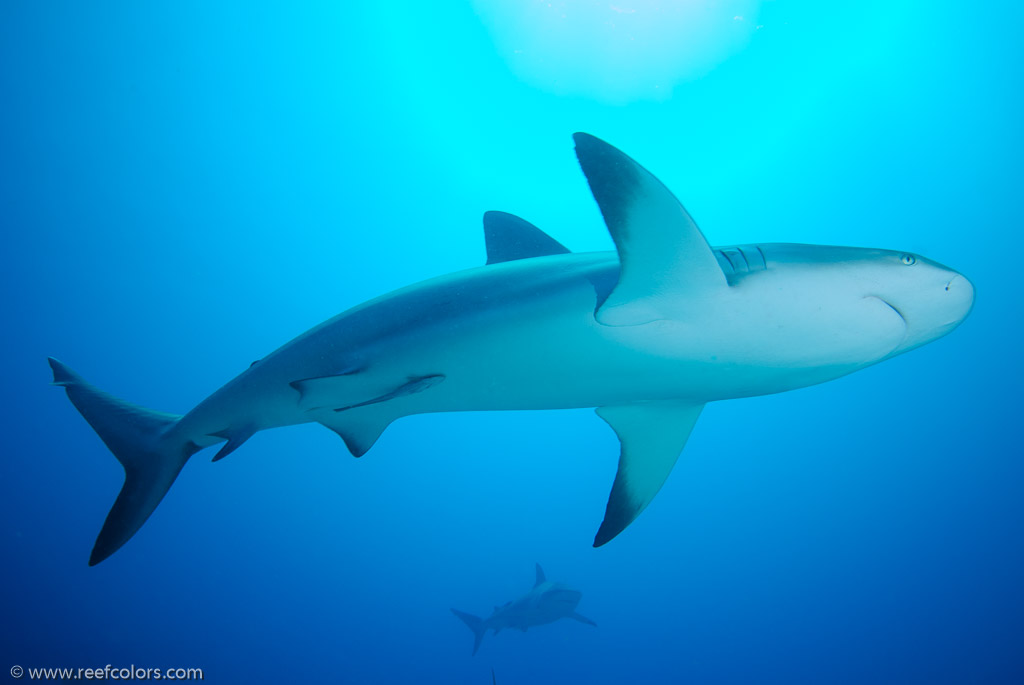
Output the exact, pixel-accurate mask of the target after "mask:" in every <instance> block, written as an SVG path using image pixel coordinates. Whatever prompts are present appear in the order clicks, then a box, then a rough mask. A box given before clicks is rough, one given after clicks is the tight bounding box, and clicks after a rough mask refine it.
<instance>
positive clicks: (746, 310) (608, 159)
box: [50, 133, 974, 564]
mask: <svg viewBox="0 0 1024 685" xmlns="http://www.w3.org/2000/svg"><path fill="white" fill-rule="evenodd" d="M575 140H576V154H577V156H578V158H579V161H580V165H581V166H582V168H583V172H584V173H585V174H586V177H587V180H588V181H589V183H590V188H591V190H592V192H593V194H594V197H595V199H596V200H597V204H598V206H599V207H600V209H601V212H602V214H603V215H604V219H605V223H606V224H607V226H608V230H609V231H610V232H611V236H612V239H613V241H614V242H615V247H616V252H597V253H588V254H570V253H569V252H568V250H566V249H565V248H564V247H563V246H562V245H560V244H559V243H557V242H556V241H555V240H553V239H552V238H550V237H548V236H547V235H545V234H544V233H542V232H541V231H540V230H539V229H537V228H535V227H534V226H532V225H530V224H529V223H527V222H525V221H523V220H522V219H518V218H516V217H514V216H511V215H508V214H503V213H500V212H488V213H487V214H485V215H484V236H485V240H486V244H487V265H486V266H483V267H478V268H475V269H469V270H467V271H461V272H458V273H454V274H449V275H446V276H441V277H438V278H435V279H432V280H428V281H425V282H423V283H419V284H416V285H412V286H409V287H406V288H403V289H401V290H397V291H395V292H393V293H390V294H388V295H383V296H381V297H378V298H376V299H374V300H371V301H369V302H367V303H365V304H362V305H359V306H357V307H354V308H352V309H350V310H348V311H347V312H344V313H342V314H340V315H338V316H336V317H335V318H333V319H331V320H329V321H327V322H325V323H323V324H320V325H319V326H317V327H315V328H313V329H311V330H309V331H307V332H306V333H303V334H302V335H300V336H299V337H297V338H295V339H294V340H292V341H291V342H289V343H287V344H286V345H284V346H283V347H281V348H279V349H277V350H276V351H274V352H272V353H270V354H269V355H267V356H266V357H264V358H263V359H262V360H260V361H258V362H256V363H254V364H253V365H252V366H251V367H250V368H248V369H247V370H245V371H244V372H242V373H241V375H239V376H238V377H237V378H235V379H234V380H232V381H230V382H229V383H228V384H227V385H225V386H224V387H222V388H221V389H220V390H218V391H216V392H215V393H213V394H212V395H210V396H209V397H208V398H206V399H205V400H203V401H202V402H201V403H200V404H199V405H198V406H196V407H195V408H194V409H193V410H192V411H190V412H189V413H188V414H185V415H184V416H177V415H173V414H164V413H161V412H155V411H150V410H148V409H143V408H141V407H137V406H134V405H131V404H128V403H127V402H123V401H121V400H119V399H116V398H114V397H112V396H110V395H108V394H106V393H104V392H101V391H100V390H98V389H97V388H95V387H93V386H91V385H89V384H88V383H86V382H85V381H84V380H83V379H82V378H81V377H80V376H78V375H77V374H75V373H74V372H73V371H71V369H69V368H68V367H67V366H65V365H64V364H62V363H60V362H59V361H57V360H55V359H52V358H51V359H50V365H51V367H52V368H53V382H54V384H56V385H60V386H64V388H65V389H66V391H67V394H68V397H69V398H70V399H71V402H72V403H73V404H74V405H75V407H77V408H78V411H79V412H81V414H82V416H83V417H85V419H86V421H88V422H89V424H90V425H91V426H92V427H93V429H94V430H95V431H96V432H97V433H98V434H99V436H100V438H102V439H103V441H104V442H105V443H106V444H107V446H108V447H109V448H110V450H111V451H112V452H113V453H114V456H116V457H117V458H118V460H120V462H121V464H122V465H123V466H124V470H125V482H124V486H123V487H122V489H121V493H120V495H118V497H117V500H116V501H115V502H114V506H113V508H112V509H111V510H110V513H109V514H108V515H107V519H106V522H105V523H104V525H103V528H102V530H101V531H100V534H99V537H98V539H97V540H96V545H95V546H94V548H93V551H92V556H91V558H90V562H89V563H90V564H96V563H98V562H100V561H102V560H103V559H106V558H107V557H108V556H110V555H111V554H113V553H114V552H115V551H116V550H117V549H119V548H120V547H121V546H122V545H123V544H124V543H125V542H127V541H128V539H129V538H131V537H132V535H134V534H135V532H136V531H137V530H138V529H139V528H140V527H141V526H142V524H143V523H144V522H145V521H146V519H147V518H148V517H149V515H150V514H151V513H152V512H153V510H154V509H155V508H156V506H157V504H159V502H160V500H161V499H162V498H163V496H164V494H165V493H166V492H167V490H168V488H170V486H171V484H172V483H173V482H174V479H175V478H176V477H177V475H178V473H179V471H181V468H182V467H183V466H184V465H185V462H187V461H188V459H189V457H191V456H192V455H193V454H194V453H195V452H197V451H199V450H201V449H203V448H205V447H209V446H211V445H215V444H217V443H225V444H224V445H223V446H222V447H221V448H220V451H219V452H217V455H216V456H215V457H214V461H217V460H219V459H223V458H224V457H226V456H227V455H229V454H231V452H233V451H234V450H236V449H238V447H239V446H241V445H242V443H244V442H245V441H246V440H248V439H249V438H250V437H251V436H252V435H253V434H254V433H255V432H256V431H260V430H264V429H267V428H275V427H278V426H287V425H291V424H299V423H309V422H317V423H320V424H321V425H323V426H326V427H327V428H330V429H331V430H332V431H334V432H336V433H337V434H338V435H340V436H341V438H342V439H343V440H344V441H345V444H346V445H347V446H348V449H349V450H350V451H351V452H352V454H353V455H355V456H361V455H362V454H364V453H365V452H366V451H367V450H369V449H370V447H371V446H372V445H373V444H374V442H375V441H376V440H377V438H378V437H379V436H380V434H381V432H383V431H384V429H385V428H386V427H387V426H388V424H390V423H391V422H392V421H394V420H395V419H397V418H400V417H402V416H408V415H411V414H421V413H428V412H447V411H471V410H472V411H479V410H512V409H568V408H571V407H597V408H598V409H597V414H598V416H600V417H601V418H602V419H604V420H605V421H606V422H607V423H608V424H609V425H610V426H611V427H612V428H613V429H614V431H615V432H616V434H617V435H618V437H619V440H620V442H621V445H622V450H621V454H620V456H619V467H618V473H617V474H616V476H615V482H614V484H613V485H612V490H611V495H610V496H609V499H608V505H607V508H606V511H605V517H604V521H603V522H602V524H601V527H600V529H599V530H598V532H597V536H596V538H595V540H594V545H595V546H599V545H602V544H604V543H606V542H608V541H609V540H611V539H612V538H613V537H615V536H616V535H618V534H619V533H620V532H621V531H622V530H623V529H624V528H625V527H626V526H627V525H629V523H630V522H632V521H633V519H635V518H636V517H637V515H638V514H639V513H640V512H641V511H643V509H644V508H645V507H646V506H647V504H648V503H649V502H650V501H651V499H652V498H653V497H654V495H655V494H656V493H657V492H658V490H659V489H660V488H661V486H662V484H663V483H664V482H665V479H666V478H667V477H668V474H669V472H670V470H671V469H672V466H673V465H674V464H675V462H676V458H677V457H678V456H679V453H680V451H681V450H682V449H683V446H684V445H685V443H686V440H687V438H688V437H689V435H690V432H691V430H692V429H693V426H694V424H695V423H696V421H697V417H698V416H699V415H700V412H701V410H702V409H703V407H704V405H705V403H707V402H712V401H715V400H725V399H732V398H738V397H751V396H755V395H767V394H771V393H777V392H783V391H786V390H793V389H795V388H802V387H805V386H809V385H814V384H816V383H821V382H823V381H828V380H831V379H834V378H839V377H840V376H844V375H846V374H848V373H851V372H853V371H856V370H858V369H863V368H865V367H867V366H870V365H872V364H876V363H878V362H880V361H883V360H885V359H889V358H891V357H894V356H896V355H898V354H901V353H903V352H906V351H907V350H912V349H914V348H915V347H918V346H920V345H923V344H925V343H927V342H929V341H932V340H935V339H936V338H939V337H941V336H943V335H945V334H946V333H949V332H950V331H951V330H953V329H954V328H956V326H957V325H958V324H959V323H960V322H961V321H962V320H963V319H964V318H965V317H966V316H967V314H968V312H969V311H970V309H971V306H972V303H973V299H974V289H973V287H972V286H971V284H970V282H969V281H968V280H967V279H966V278H964V277H963V276H961V275H959V274H957V273H956V272H955V271H952V270H950V269H948V268H946V267H944V266H942V265H940V264H937V263H935V262H933V261H930V260H927V259H925V258H923V257H919V256H916V255H912V254H909V253H900V252H890V251H887V250H874V249H863V248H851V247H826V246H820V245H792V244H775V243H772V244H758V245H743V246H738V247H722V248H711V247H710V246H709V245H708V243H707V241H706V240H705V239H704V236H703V235H702V234H701V232H700V230H699V229H698V228H697V225H696V224H695V223H694V221H693V219H691V218H690V215H689V214H687V212H686V210H685V209H683V207H682V205H680V204H679V202H678V201H677V200H676V198H675V197H673V195H672V194H671V193H670V192H669V191H668V189H666V188H665V186H663V185H662V184H661V183H659V182H658V180H657V179H656V178H655V177H654V176H652V175H651V174H650V173H649V172H647V171H646V170H645V169H643V168H642V167H641V166H640V165H639V164H637V163H636V162H634V161H633V160H632V159H630V158H629V157H627V156H626V155H625V154H623V153H622V152H620V151H619V150H617V149H615V148H613V147H611V146H610V145H608V144H607V143H604V142H602V141H600V140H598V139H597V138H594V137H593V136H589V135H587V134H584V133H578V134H576V135H575Z"/></svg>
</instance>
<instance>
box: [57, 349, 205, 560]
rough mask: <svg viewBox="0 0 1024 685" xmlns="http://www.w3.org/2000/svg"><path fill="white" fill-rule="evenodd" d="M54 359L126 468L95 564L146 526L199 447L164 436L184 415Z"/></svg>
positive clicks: (75, 399) (61, 380)
mask: <svg viewBox="0 0 1024 685" xmlns="http://www.w3.org/2000/svg"><path fill="white" fill-rule="evenodd" d="M49 361H50V368H51V369H53V384H54V385H58V386H62V387H63V388H64V390H66V391H67V393H68V399H70V400H71V403H72V404H73V405H75V408H76V409H77V410H78V412H79V413H80V414H81V415H82V417H83V418H84V419H85V420H86V421H88V422H89V425H90V426H92V429H93V430H94V431H96V434H97V435H99V436H100V439H102V440H103V442H104V443H106V445H107V447H108V448H110V451H111V452H113V453H114V456H115V457H117V460H118V461H119V462H121V466H123V467H124V486H123V487H122V488H121V494H119V495H118V496H117V499H116V500H115V501H114V506H113V507H112V508H111V509H110V513H109V514H107V520H106V522H105V523H104V524H103V528H102V529H101V530H100V534H99V537H98V538H97V539H96V545H95V546H94V547H93V550H92V556H90V557H89V565H90V566H95V565H96V564H98V563H100V562H101V561H103V560H104V559H106V558H107V557H109V556H110V555H111V554H113V553H114V552H116V551H117V550H118V549H120V548H121V546H122V545H123V544H124V543H126V542H128V540H129V539H130V538H131V537H132V536H133V535H135V533H136V531H138V530H139V528H141V527H142V524H143V523H145V522H146V519H148V518H149V515H150V514H152V513H153V510H154V509H156V507H157V505H158V504H160V500H162V499H163V497H164V495H165V494H167V490H168V489H169V488H170V487H171V484H172V483H174V479H175V478H177V477H178V473H179V472H180V471H181V468H182V467H183V466H184V465H185V462H186V461H188V458H189V457H190V456H192V455H193V454H194V453H195V452H196V451H198V450H199V447H198V446H197V445H196V444H195V443H193V442H191V441H190V440H185V441H184V442H181V443H169V442H168V441H166V440H164V439H163V438H164V436H165V435H166V434H167V431H168V429H170V428H171V427H172V426H173V425H174V424H175V423H177V421H178V419H179V418H181V417H180V416H177V415H175V414H165V413H163V412H156V411H151V410H149V409H143V408H142V407H136V406H135V405H133V404H129V403H127V402H124V401H122V400H119V399H117V398H116V397H113V396H112V395H108V394H107V393H105V392H103V391H101V390H99V389H97V388H95V387H93V386H92V385H89V384H88V383H86V382H85V381H84V380H83V379H82V377H81V376H79V375H78V374H76V373H75V372H74V371H72V370H71V369H69V368H68V367H67V366H65V365H64V364H62V363H60V362H59V361H57V360H56V359H53V358H52V357H51V358H50V359H49Z"/></svg>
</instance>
